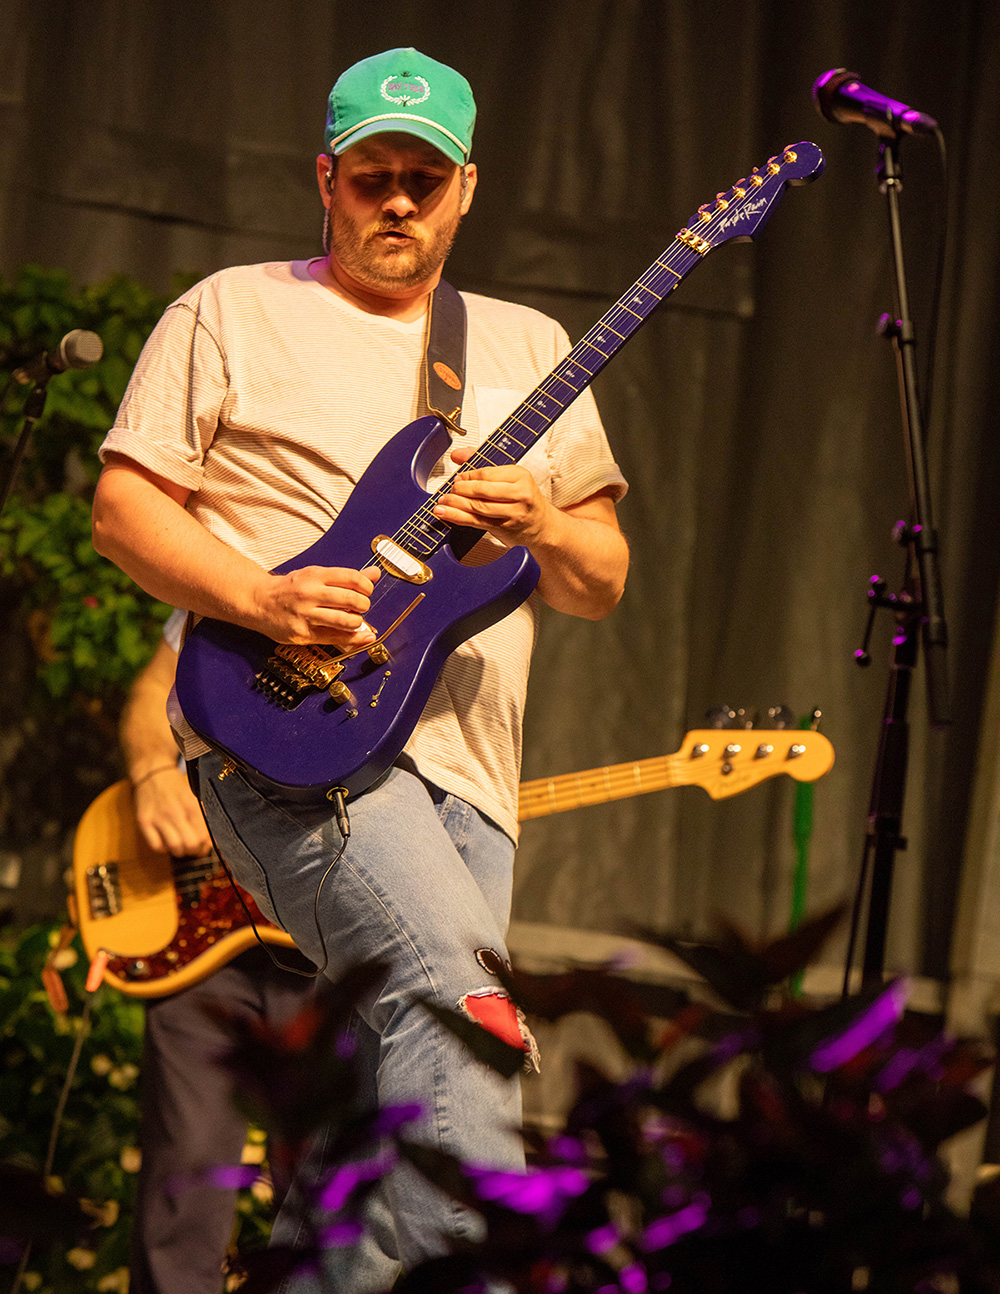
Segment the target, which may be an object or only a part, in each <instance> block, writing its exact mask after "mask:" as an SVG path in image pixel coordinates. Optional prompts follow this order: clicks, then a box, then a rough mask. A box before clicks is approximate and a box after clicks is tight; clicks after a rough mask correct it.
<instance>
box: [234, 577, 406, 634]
mask: <svg viewBox="0 0 1000 1294" xmlns="http://www.w3.org/2000/svg"><path fill="white" fill-rule="evenodd" d="M380 574H381V572H380V570H379V568H378V567H377V566H367V567H365V569H364V570H363V571H355V570H351V569H349V568H348V567H343V566H301V567H299V568H298V570H294V571H289V572H288V573H287V574H285V575H266V576H264V577H263V579H262V580H261V582H260V585H259V587H258V589H257V590H256V594H255V598H254V602H255V606H256V610H257V614H256V615H255V616H254V620H255V621H256V623H254V624H253V626H252V627H253V628H254V629H257V630H258V631H259V632H260V633H263V634H266V635H267V637H268V638H273V639H274V641H275V642H279V643H295V644H296V645H302V644H306V643H322V644H324V645H326V646H332V647H337V648H339V649H340V650H341V651H345V650H349V649H353V648H355V647H364V646H365V645H366V644H367V643H371V642H373V641H374V640H375V638H376V637H377V635H376V633H375V632H374V630H373V629H372V628H371V627H370V626H369V625H368V624H366V623H365V619H364V617H365V615H366V614H367V612H368V609H369V607H370V606H371V595H372V592H373V591H374V588H375V581H376V580H377V579H378V578H379V575H380Z"/></svg>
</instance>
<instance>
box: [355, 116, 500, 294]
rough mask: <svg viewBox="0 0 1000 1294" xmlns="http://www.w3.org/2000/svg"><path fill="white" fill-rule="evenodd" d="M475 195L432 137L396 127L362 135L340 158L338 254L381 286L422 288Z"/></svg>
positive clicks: (364, 279) (368, 282)
mask: <svg viewBox="0 0 1000 1294" xmlns="http://www.w3.org/2000/svg"><path fill="white" fill-rule="evenodd" d="M467 170H468V171H470V172H473V171H474V168H472V167H469V168H467ZM470 179H471V181H472V185H473V187H474V182H475V176H474V173H473V174H472V175H471V176H470ZM471 197H472V194H471V189H470V190H469V191H468V192H467V193H465V194H463V185H462V178H461V173H460V170H459V168H458V167H457V166H456V165H455V163H454V162H452V161H450V160H449V159H448V158H447V157H445V156H444V154H443V153H440V152H438V150H437V149H436V148H433V147H432V146H431V145H430V144H426V143H424V142H423V141H422V140H419V139H416V138H414V136H412V135H404V134H396V133H392V134H385V135H376V136H374V137H372V138H371V139H365V140H362V141H361V143H359V144H355V145H354V146H353V147H352V148H348V149H346V150H345V151H344V152H343V153H341V155H340V156H339V158H338V159H337V167H336V171H335V173H334V178H333V186H332V200H331V202H330V250H331V254H332V256H334V257H335V258H336V259H337V260H338V261H339V262H340V264H341V265H342V266H343V268H344V269H345V270H347V272H348V273H349V274H350V275H351V276H352V277H353V278H354V279H355V280H357V281H358V282H359V283H361V284H363V285H364V286H366V287H368V288H371V289H374V290H375V291H378V290H385V289H399V288H404V289H405V288H412V287H417V286H418V285H419V284H421V283H423V282H425V281H427V280H428V279H430V278H431V277H432V276H433V275H435V274H436V273H437V272H438V270H440V268H441V266H442V265H443V264H444V261H445V258H446V257H447V255H448V252H449V251H450V250H451V244H452V241H453V240H454V237H455V232H456V230H457V229H458V226H459V222H460V221H461V218H462V216H463V215H464V214H465V211H466V210H467V209H468V206H469V202H470V201H471Z"/></svg>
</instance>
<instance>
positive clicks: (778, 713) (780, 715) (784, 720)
mask: <svg viewBox="0 0 1000 1294" xmlns="http://www.w3.org/2000/svg"><path fill="white" fill-rule="evenodd" d="M767 722H768V726H769V727H771V728H776V729H781V728H794V727H795V715H794V714H793V713H792V710H791V708H790V707H789V706H787V705H772V706H771V708H770V709H769V710H768V712H767Z"/></svg>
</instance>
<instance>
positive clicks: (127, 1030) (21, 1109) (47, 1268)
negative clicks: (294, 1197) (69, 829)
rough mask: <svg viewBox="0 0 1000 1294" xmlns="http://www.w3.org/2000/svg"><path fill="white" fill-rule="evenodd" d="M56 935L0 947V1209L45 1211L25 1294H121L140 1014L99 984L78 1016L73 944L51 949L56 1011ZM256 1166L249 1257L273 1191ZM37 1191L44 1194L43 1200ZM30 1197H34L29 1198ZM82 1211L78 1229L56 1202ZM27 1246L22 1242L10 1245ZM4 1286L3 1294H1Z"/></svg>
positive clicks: (135, 1153)
mask: <svg viewBox="0 0 1000 1294" xmlns="http://www.w3.org/2000/svg"><path fill="white" fill-rule="evenodd" d="M58 938H59V932H58V929H57V928H56V927H54V926H49V925H42V926H35V927H32V928H31V929H29V930H26V931H24V932H23V934H22V935H21V936H20V938H19V939H18V940H17V941H16V942H15V943H12V944H10V945H9V946H7V947H3V948H0V1201H3V1199H4V1195H5V1189H6V1191H7V1192H10V1193H13V1191H15V1190H16V1192H17V1194H18V1196H20V1197H25V1198H31V1200H32V1210H31V1213H32V1216H33V1217H37V1216H38V1213H39V1210H40V1202H41V1201H46V1200H48V1202H49V1204H50V1206H51V1207H52V1208H53V1217H52V1222H51V1226H50V1228H49V1235H50V1236H51V1237H52V1238H53V1239H54V1240H55V1241H56V1243H49V1244H46V1243H44V1241H45V1239H46V1236H45V1228H44V1227H43V1226H40V1227H37V1228H36V1235H37V1239H36V1242H35V1247H34V1248H33V1251H32V1255H31V1258H30V1261H29V1265H28V1268H27V1272H26V1276H25V1282H24V1288H25V1289H26V1290H27V1291H29V1294H30V1291H36V1292H38V1294H43V1292H44V1294H91V1292H92V1291H93V1292H94V1294H108V1292H109V1291H110V1292H114V1291H119V1292H120V1294H124V1291H125V1289H126V1282H127V1267H128V1249H129V1238H130V1231H131V1219H132V1203H133V1197H134V1192H135V1181H136V1173H137V1171H138V1168H139V1164H140V1153H139V1149H138V1134H139V1097H140V1090H141V1088H140V1084H141V1074H140V1064H141V1057H142V1029H143V1008H142V1004H141V1003H140V1002H139V1001H138V1000H137V999H135V998H130V997H127V996H126V995H124V994H122V993H119V992H117V991H116V990H115V989H112V988H109V987H107V986H103V987H101V988H99V989H98V990H97V992H96V993H95V994H94V995H92V997H91V1000H90V1003H89V1011H88V1010H85V1003H86V998H87V995H86V992H85V989H84V981H85V978H86V971H87V967H86V963H85V958H84V955H83V951H82V948H81V945H80V943H79V940H78V939H74V940H73V942H72V943H71V944H70V945H69V946H68V947H67V948H65V949H63V950H62V951H56V952H55V956H54V962H55V968H57V969H58V971H59V973H60V975H61V978H62V982H63V984H64V986H65V990H66V994H67V998H68V1007H67V1009H66V1010H65V1011H57V1010H54V1009H53V1007H52V1005H51V1003H50V1002H49V999H48V996H47V994H46V991H45V989H44V988H43V986H42V970H43V967H44V966H45V963H46V960H47V959H48V958H49V956H50V953H53V950H54V949H55V948H56V945H57V943H58ZM78 1041H79V1042H80V1043H81V1046H80V1055H79V1061H78V1065H77V1069H76V1073H75V1077H74V1080H73V1083H72V1086H71V1087H70V1089H69V1095H68V1099H67V1102H66V1108H65V1113H64V1115H63V1119H62V1123H61V1126H60V1129H59V1132H58V1136H57V1139H56V1143H55V1157H54V1160H53V1164H52V1173H51V1176H50V1178H49V1181H48V1182H44V1181H43V1179H42V1172H43V1169H44V1167H45V1160H46V1154H47V1148H48V1145H49V1138H50V1134H51V1129H52V1122H53V1115H54V1113H55V1111H56V1106H57V1102H58V1100H59V1095H60V1092H61V1090H62V1088H63V1083H64V1079H65V1076H66V1072H67V1068H68V1066H69V1064H70V1059H71V1057H72V1054H73V1051H74V1047H75V1045H76V1044H77V1042H78ZM263 1142H264V1135H263V1133H262V1132H260V1131H259V1130H257V1129H251V1131H250V1133H249V1137H248V1148H247V1158H248V1159H249V1160H254V1161H259V1160H262V1159H263ZM262 1172H263V1167H262V1165H261V1163H259V1162H257V1163H255V1164H254V1166H253V1167H252V1168H250V1169H248V1178H247V1184H246V1188H245V1189H244V1190H243V1191H241V1192H240V1196H239V1199H238V1202H237V1214H236V1226H235V1229H234V1237H235V1244H236V1245H238V1247H239V1248H241V1249H243V1250H248V1251H253V1250H254V1249H256V1248H259V1247H260V1246H261V1245H262V1244H264V1243H265V1241H266V1239H267V1235H268V1233H269V1230H270V1205H269V1198H270V1194H269V1189H268V1187H267V1185H266V1181H265V1180H264V1179H263V1178H262ZM44 1188H47V1194H46V1191H45V1189H44ZM29 1190H31V1191H33V1192H34V1194H33V1195H31V1196H30V1197H29V1196H27V1194H26V1193H27V1192H28V1191H29ZM72 1201H79V1202H82V1205H83V1223H84V1225H83V1226H81V1225H80V1220H79V1219H78V1218H76V1217H75V1215H73V1214H72V1212H71V1211H69V1210H68V1209H66V1208H64V1209H62V1210H61V1211H55V1210H56V1207H57V1205H58V1204H59V1203H60V1202H63V1203H65V1204H69V1203H70V1202H72ZM11 1223H12V1216H11V1208H10V1206H9V1203H8V1206H7V1207H4V1208H0V1281H2V1273H3V1272H4V1271H5V1270H6V1271H7V1272H11V1271H12V1270H13V1266H14V1264H15V1263H16V1262H17V1260H18V1258H19V1256H20V1245H19V1244H14V1245H11V1244H8V1245H7V1246H6V1247H5V1246H4V1245H3V1243H2V1238H3V1237H4V1235H7V1236H8V1237H11ZM11 1238H12V1239H13V1240H15V1241H16V1240H20V1241H21V1242H23V1240H24V1239H25V1235H24V1233H23V1232H22V1233H21V1234H20V1235H15V1236H13V1237H11ZM0 1287H2V1286H0Z"/></svg>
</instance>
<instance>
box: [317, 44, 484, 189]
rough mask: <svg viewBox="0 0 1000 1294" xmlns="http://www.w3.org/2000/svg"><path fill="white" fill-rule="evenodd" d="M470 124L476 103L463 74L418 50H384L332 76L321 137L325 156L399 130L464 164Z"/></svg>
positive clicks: (469, 140)
mask: <svg viewBox="0 0 1000 1294" xmlns="http://www.w3.org/2000/svg"><path fill="white" fill-rule="evenodd" d="M475 124H476V101H475V99H473V97H472V87H471V86H470V85H469V83H468V81H467V80H466V79H465V77H464V76H461V75H460V74H459V73H458V72H456V71H455V70H454V69H453V68H450V67H447V66H446V65H445V64H444V63H438V62H436V61H435V60H434V59H433V58H428V57H427V55H426V54H421V53H420V52H419V51H418V50H415V49H410V48H408V49H390V50H387V51H386V52H385V53H384V54H375V55H373V56H372V57H371V58H363V59H362V60H361V62H360V63H355V64H354V66H353V67H349V68H348V69H347V71H346V72H344V73H342V74H341V75H340V76H339V77H338V78H337V83H336V85H334V87H333V89H332V90H331V91H330V100H329V108H328V110H327V115H326V135H325V139H326V146H327V149H328V150H329V151H330V152H331V153H342V152H343V151H344V149H345V148H350V147H351V145H352V144H357V143H359V142H360V141H361V140H362V139H367V138H368V137H369V136H370V135H379V134H382V133H384V132H385V131H389V130H399V131H403V132H404V133H406V134H407V135H416V137H417V138H418V139H423V140H426V142H427V143H428V144H433V145H434V147H435V148H438V149H440V150H441V152H442V153H444V155H445V157H449V158H451V160H452V161H453V162H456V163H457V164H458V165H459V166H464V165H465V163H466V162H467V161H468V160H469V153H470V151H471V149H472V130H473V127H474V126H475Z"/></svg>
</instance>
